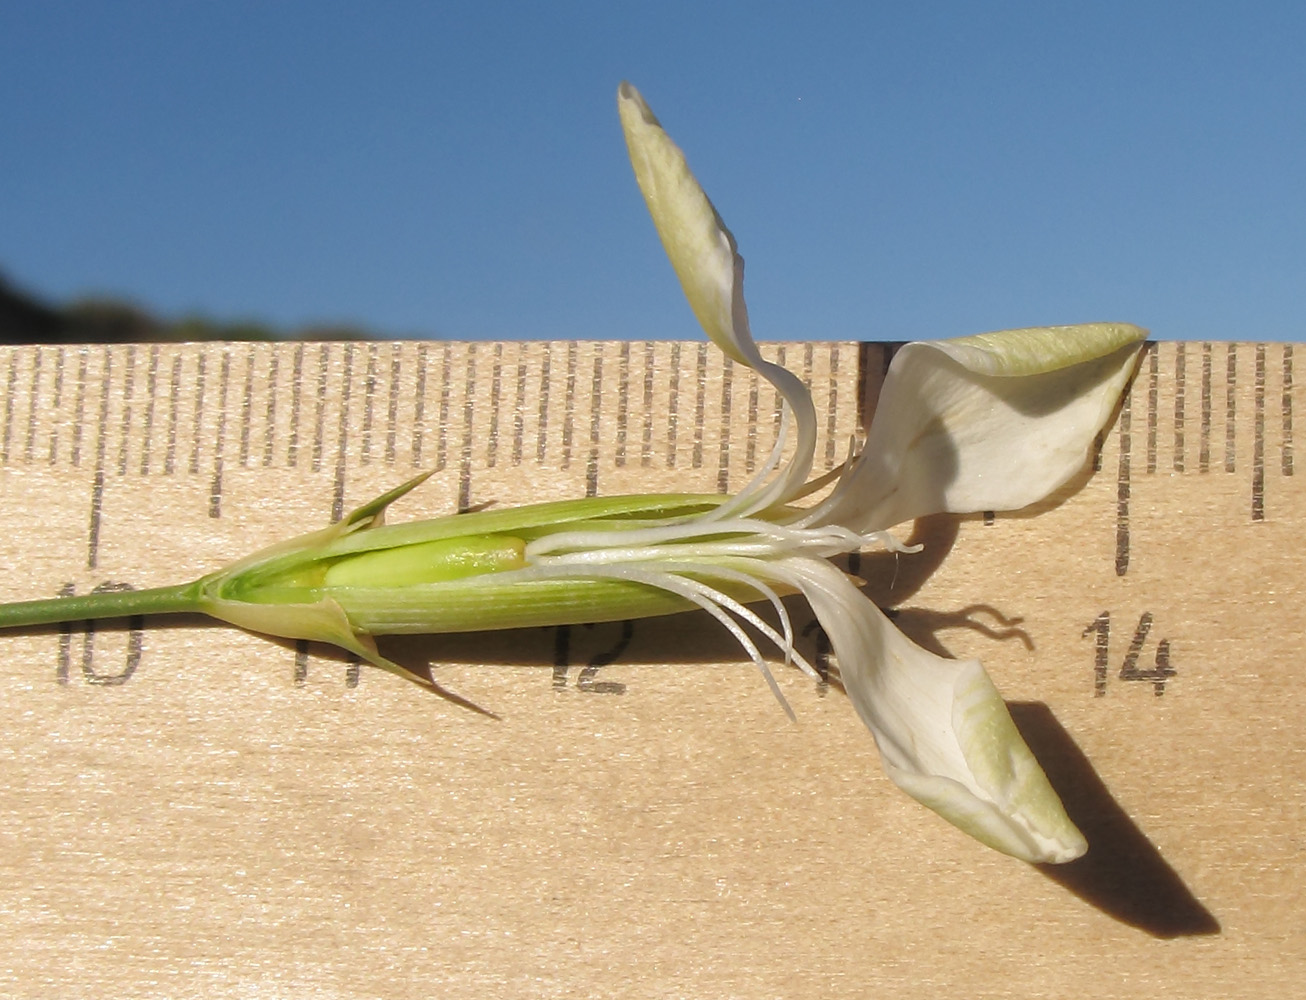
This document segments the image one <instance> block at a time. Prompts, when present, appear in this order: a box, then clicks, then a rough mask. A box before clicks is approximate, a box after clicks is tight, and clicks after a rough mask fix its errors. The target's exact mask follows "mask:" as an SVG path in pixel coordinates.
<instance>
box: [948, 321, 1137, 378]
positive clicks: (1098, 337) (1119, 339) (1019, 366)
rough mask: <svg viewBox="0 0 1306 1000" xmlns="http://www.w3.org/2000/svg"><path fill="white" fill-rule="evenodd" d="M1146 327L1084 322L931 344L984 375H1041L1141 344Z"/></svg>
mask: <svg viewBox="0 0 1306 1000" xmlns="http://www.w3.org/2000/svg"><path fill="white" fill-rule="evenodd" d="M1146 339H1147V331H1146V330H1144V329H1143V328H1142V327H1140V326H1134V325H1133V324H1132V323H1081V324H1079V325H1078V326H1040V327H1031V328H1029V329H1024V330H1002V331H999V332H997V333H979V334H975V335H974V336H970V337H958V338H956V339H955V340H941V341H932V342H930V346H931V347H934V348H937V349H938V350H940V351H942V352H943V353H944V354H947V355H948V356H949V357H951V358H952V359H953V360H954V361H956V362H958V363H959V364H962V365H964V366H965V367H966V368H968V369H969V370H970V371H973V372H975V373H976V374H980V375H1008V376H1015V375H1037V374H1039V373H1041V372H1050V371H1056V370H1058V369H1061V368H1068V367H1070V366H1071V365H1076V364H1080V363H1082V362H1085V361H1092V360H1094V359H1096V358H1101V357H1105V356H1106V355H1108V354H1114V353H1115V352H1116V351H1119V350H1121V349H1123V348H1125V347H1127V346H1129V345H1131V344H1132V345H1141V344H1142V342H1143V341H1144V340H1146Z"/></svg>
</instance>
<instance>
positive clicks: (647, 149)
mask: <svg viewBox="0 0 1306 1000" xmlns="http://www.w3.org/2000/svg"><path fill="white" fill-rule="evenodd" d="M617 111H618V113H619V114H620V116H621V127H622V131H623V132H624V133H625V136H626V148H627V150H628V151H629V153H630V164H631V166H632V167H633V168H634V171H635V179H636V180H637V181H638V182H639V188H640V191H641V192H642V193H643V195H644V201H645V203H646V204H647V205H648V210H649V214H650V215H651V216H652V217H653V224H654V226H656V227H657V231H658V236H660V237H661V239H662V246H663V249H665V250H666V253H667V257H668V258H670V260H671V265H672V267H673V268H675V271H676V276H677V277H678V278H679V279H680V286H681V288H682V289H684V292H685V298H687V299H688V300H689V305H690V307H691V308H692V309H693V310H694V315H695V316H696V317H697V318H698V321H699V323H700V324H701V325H702V327H703V330H704V332H706V333H707V335H708V337H709V338H710V339H711V340H712V342H713V343H715V344H716V345H717V347H719V348H720V349H721V350H722V351H724V352H725V353H726V354H727V355H728V356H729V357H730V358H732V359H733V360H735V361H738V362H740V363H741V364H747V363H748V362H747V361H745V359H744V357H743V355H742V354H741V352H740V349H739V346H738V334H737V333H736V324H737V323H739V322H741V321H742V311H743V310H742V296H740V297H739V301H738V302H737V301H736V297H737V293H738V285H739V284H740V283H741V282H742V280H743V279H742V269H743V260H742V259H741V258H740V257H739V255H738V253H737V252H736V250H735V240H734V237H733V236H731V235H730V231H729V230H728V229H726V227H725V225H724V224H723V223H722V222H721V218H720V216H718V215H717V212H716V209H715V208H714V207H713V206H712V202H711V201H709V200H708V197H707V195H706V194H705V193H704V192H703V189H702V187H700V186H699V183H698V181H697V180H696V179H695V178H694V175H693V173H692V172H691V171H690V169H689V164H688V163H687V162H686V160H685V155H684V153H682V152H681V151H680V147H678V146H677V145H676V144H675V143H674V142H672V141H671V138H670V137H669V136H668V135H667V134H666V132H665V131H663V129H662V125H661V123H659V121H658V119H657V116H656V115H654V114H653V112H652V111H651V110H650V109H649V106H648V104H647V103H646V102H645V101H644V98H643V97H642V96H641V95H640V93H639V91H638V90H636V89H635V88H634V87H632V86H631V85H630V84H629V83H624V82H623V83H622V84H621V86H620V87H619V88H618V89H617Z"/></svg>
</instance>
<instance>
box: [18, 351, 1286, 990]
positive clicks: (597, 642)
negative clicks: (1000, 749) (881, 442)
mask: <svg viewBox="0 0 1306 1000" xmlns="http://www.w3.org/2000/svg"><path fill="white" fill-rule="evenodd" d="M765 353H767V354H768V355H769V356H771V357H773V358H775V359H777V360H780V361H782V362H783V363H785V364H786V365H787V366H789V367H791V368H794V369H796V370H798V371H799V372H800V373H801V374H802V375H803V376H804V377H805V378H806V379H807V380H808V382H809V383H810V384H811V385H812V387H813V390H814V394H815V398H816V405H817V410H818V413H819V414H820V416H821V420H822V424H823V426H822V437H821V441H820V445H819V448H818V461H817V465H818V467H826V468H828V467H831V466H833V465H834V464H836V462H837V461H838V460H839V458H840V457H841V456H842V454H843V453H844V449H845V447H846V442H847V440H848V437H849V435H851V434H853V433H854V432H855V431H856V430H857V428H858V427H859V426H860V425H861V424H863V423H864V421H865V420H866V418H867V416H868V414H869V413H870V412H871V411H872V410H873V408H874V403H875V400H876V398H877V396H878V389H879V385H880V382H881V380H882V377H883V372H884V370H885V368H886V366H887V361H888V358H889V357H890V356H891V353H892V348H891V347H888V346H885V345H874V344H870V345H868V344H860V345H859V344H784V345H769V346H768V347H767V348H766V352H765ZM0 380H2V382H0V390H2V394H3V409H2V411H0V420H2V424H0V500H2V501H3V506H2V507H0V566H2V567H3V570H4V572H3V574H0V598H4V599H10V600H12V599H20V598H27V597H34V596H43V595H53V594H60V593H83V592H86V591H88V590H93V589H96V588H122V587H143V586H151V585H155V584H163V583H171V582H176V581H178V580H181V579H183V578H190V577H194V576H197V575H199V574H201V573H203V572H206V571H208V570H210V569H212V568H215V567H217V566H219V565H221V564H223V563H225V562H227V561H229V560H232V559H235V558H237V557H239V556H241V555H243V554H245V553H246V552H248V551H250V550H252V549H254V548H256V547H258V546H260V545H263V544H267V543H269V542H271V541H274V540H276V539H279V538H282V537H285V536H287V535H289V534H292V533H295V532H300V531H305V530H309V529H311V528H313V527H316V526H320V525H322V524H325V523H326V522H327V521H329V520H331V519H333V518H337V517H339V516H340V515H341V514H342V512H344V511H345V510H347V509H348V508H349V507H350V506H352V505H354V504H357V503H359V502H362V501H364V500H366V499H369V498H370V497H371V496H373V495H375V494H377V493H379V492H381V491H382V490H384V489H386V488H389V487H390V486H393V485H395V484H396V483H398V482H400V481H402V480H404V479H406V478H408V477H410V476H411V475H412V474H413V473H414V471H415V470H421V469H426V468H432V467H434V468H436V469H438V470H440V472H439V474H438V475H436V476H435V477H433V479H432V480H431V481H430V483H429V484H428V485H427V486H425V487H423V489H422V490H421V491H419V492H418V493H417V494H416V495H415V496H413V497H412V498H410V499H406V500H405V501H404V502H403V509H402V510H397V511H396V512H395V514H394V519H396V520H397V519H399V518H401V517H406V516H421V515H424V514H428V515H429V514H435V513H445V512H449V511H453V510H457V509H466V508H468V507H471V506H475V505H479V504H484V503H501V504H508V503H523V502H531V501H535V500H543V499H555V498H565V497H570V496H578V495H585V494H596V493H598V494H615V493H624V492H645V491H660V490H730V489H735V488H738V487H739V486H740V485H741V484H742V483H743V482H745V481H746V480H747V478H748V476H749V475H750V473H751V472H752V471H754V470H755V468H756V467H757V464H758V463H759V462H760V461H761V460H762V459H763V458H764V457H765V455H766V453H767V451H768V449H769V447H770V445H771V443H772V441H773V439H774V434H775V432H776V429H777V427H778V405H779V404H778V400H777V399H776V397H775V394H774V392H773V391H772V390H771V389H770V387H769V386H767V385H765V384H764V383H759V381H758V380H757V379H756V378H755V377H754V376H753V375H752V374H751V373H750V372H747V371H745V370H743V369H740V368H739V367H737V366H734V365H732V364H730V363H729V362H726V361H723V360H722V359H721V357H720V356H719V354H717V353H716V352H715V351H714V350H711V349H709V348H708V347H707V346H705V345H701V344H697V343H674V342H670V343H553V344H541V343H478V344H450V343H370V344H369V343H353V344H343V343H332V344H318V343H280V344H207V345H115V346H107V347H106V346H90V347H80V346H41V347H18V348H11V349H7V350H5V351H4V352H3V353H0ZM1301 393H1302V390H1301V389H1300V388H1299V386H1298V384H1297V382H1296V380H1295V379H1294V348H1293V345H1290V344H1288V345H1285V344H1225V343H1205V344H1204V343H1189V344H1177V343H1164V344H1160V345H1153V346H1151V347H1149V349H1148V351H1147V353H1146V355H1145V356H1144V358H1143V362H1142V365H1141V368H1140V371H1139V374H1138V377H1137V378H1136V380H1135V382H1134V384H1133V386H1132V389H1131V391H1130V393H1129V395H1128V396H1127V398H1126V400H1125V401H1124V405H1123V407H1122V410H1121V413H1120V415H1119V419H1118V421H1117V422H1116V424H1115V425H1114V426H1113V427H1112V429H1111V430H1110V431H1109V433H1108V434H1107V435H1105V437H1104V441H1103V445H1102V448H1101V452H1100V455H1099V457H1098V461H1097V466H1098V468H1097V471H1096V472H1095V473H1094V474H1092V475H1086V476H1085V477H1084V480H1083V481H1082V482H1081V483H1077V484H1076V490H1075V491H1069V490H1068V491H1066V493H1065V495H1063V496H1059V497H1057V498H1054V500H1053V501H1050V502H1048V503H1046V504H1043V505H1041V506H1040V508H1039V510H1038V511H1037V512H1035V513H1036V514H1037V516H1028V515H1020V516H1014V517H1013V516H998V517H992V516H987V515H975V516H973V517H965V518H932V519H928V520H925V521H922V522H918V524H917V525H916V526H915V527H914V528H913V529H910V531H911V533H912V534H913V536H914V538H915V539H916V540H919V541H923V542H924V543H925V545H926V548H925V550H924V551H923V552H922V553H921V554H920V555H917V556H910V557H897V556H891V555H884V554H872V553H868V554H866V555H864V556H863V557H862V558H861V560H860V561H859V565H858V566H857V567H856V568H857V570H858V571H859V572H860V573H861V574H862V575H863V576H864V577H866V578H867V579H868V581H869V590H870V593H871V594H872V595H873V596H874V597H875V599H876V600H877V601H878V602H879V603H880V604H881V605H882V606H884V607H887V608H890V609H892V614H893V616H894V618H895V620H896V622H897V624H898V625H899V627H901V628H902V629H903V630H904V631H905V632H907V633H908V634H909V635H911V636H912V637H913V638H914V639H916V641H918V642H921V643H922V644H924V645H927V646H930V647H931V648H934V649H936V650H941V651H946V652H948V653H951V654H953V655H964V656H979V657H980V658H982V659H983V660H984V661H985V663H986V665H987V666H988V667H989V670H990V672H991V673H992V674H993V675H994V677H995V679H996V681H997V683H998V684H999V687H1000V688H1001V689H1002V690H1003V691H1004V693H1005V694H1006V696H1007V697H1008V698H1009V699H1010V700H1011V702H1012V704H1013V714H1014V715H1015V716H1016V718H1017V721H1018V724H1020V725H1021V727H1022V729H1023V730H1024V731H1025V732H1026V735H1027V737H1028V738H1029V740H1030V742H1031V744H1032V745H1034V746H1035V748H1036V751H1037V752H1038V753H1039V755H1040V758H1041V759H1042V760H1044V762H1045V764H1046V766H1047V768H1048V770H1049V772H1050V774H1051V775H1052V777H1053V779H1054V782H1055V783H1056V784H1057V785H1058V787H1059V788H1060V789H1061V791H1062V793H1063V796H1064V797H1065V798H1066V800H1067V803H1068V807H1069V808H1070V809H1071V811H1072V814H1074V815H1075V816H1076V818H1077V820H1078V821H1079V822H1080V823H1081V826H1083V828H1084V829H1085V832H1086V833H1087V834H1088V836H1089V839H1090V842H1091V843H1092V844H1093V849H1092V851H1091V853H1090V855H1089V857H1088V858H1087V859H1085V860H1084V861H1082V862H1079V863H1076V864H1075V865H1072V866H1068V867H1066V868H1061V869H1047V870H1042V869H1035V868H1030V867H1028V866H1024V865H1021V864H1019V863H1016V862H1013V861H1011V860H1009V859H1006V858H1003V857H1001V856H998V855H996V854H993V853H992V852H990V851H987V850H986V849H984V848H982V847H980V846H978V845H977V844H974V843H972V842H970V841H969V840H967V839H966V838H965V837H963V836H962V835H961V834H959V833H957V832H956V831H954V830H952V829H951V828H950V827H948V826H946V824H944V823H942V822H941V821H939V820H938V819H937V818H936V817H934V816H933V815H932V814H930V813H928V812H926V811H925V810H923V809H921V808H920V807H919V806H917V805H915V804H914V803H913V802H911V801H910V800H908V799H907V798H906V797H905V796H903V795H902V794H901V793H899V792H897V790H896V789H894V788H893V787H892V785H891V784H890V783H889V782H888V781H887V779H885V778H884V777H883V776H882V774H881V772H880V769H879V764H878V760H877V758H876V754H875V751H874V747H873V745H872V743H871V740H870V736H869V734H867V733H866V732H865V730H864V729H863V728H862V727H861V725H860V723H859V722H858V721H857V719H856V718H855V716H854V714H853V712H852V710H851V708H850V707H849V706H848V704H847V702H846V699H845V698H844V697H843V695H842V693H840V692H839V690H838V688H837V683H835V682H834V681H830V682H822V683H813V682H810V681H808V680H807V679H806V678H804V677H802V676H801V675H799V674H797V673H796V672H789V673H786V674H784V675H783V676H782V678H781V683H782V686H783V687H784V688H785V689H786V694H787V696H788V698H789V700H790V702H791V703H792V704H793V706H794V708H795V710H796V712H797V714H798V718H799V721H798V724H797V725H792V724H790V723H789V722H788V721H787V720H786V719H785V716H784V714H783V713H782V712H781V711H780V710H779V708H778V707H777V706H776V705H775V704H774V702H773V701H772V700H771V697H770V695H769V693H768V692H767V690H766V687H765V685H764V684H763V683H761V681H760V680H759V679H758V678H757V677H756V676H755V674H754V672H753V669H752V668H751V666H749V665H747V664H746V663H744V662H743V657H742V655H741V654H740V653H739V652H738V650H737V649H735V648H732V644H731V641H730V640H729V639H728V637H726V636H723V635H722V634H721V633H720V631H719V630H718V629H717V628H715V627H714V626H713V624H712V623H711V622H704V621H701V620H700V619H699V618H698V617H696V616H692V615H691V616H680V617H677V618H672V619H662V620H652V621H643V622H635V623H614V624H606V625H600V626H595V627H593V628H585V627H569V628H558V629H538V630H531V631H526V632H514V633H502V634H497V635H479V636H446V637H433V638H429V639H426V638H423V639H414V640H405V641H403V642H396V643H395V644H394V646H393V648H392V652H394V653H395V655H398V656H402V657H407V658H410V659H414V660H420V661H425V662H427V663H430V664H432V665H433V669H434V674H435V676H436V678H437V680H439V681H440V682H441V683H442V684H444V685H446V686H448V687H449V688H451V689H453V690H455V691H457V692H458V693H459V694H460V695H462V696H463V697H466V698H468V699H470V700H472V701H474V702H475V703H477V704H479V705H482V706H483V707H485V708H488V709H490V710H492V711H494V712H496V713H497V714H498V715H499V717H500V718H499V719H498V720H497V721H496V720H493V719H488V718H483V717H480V716H476V715H474V714H472V713H470V712H467V711H466V710H465V709H460V708H457V707H456V706H453V705H451V704H448V703H446V702H443V701H439V700H437V699H434V698H432V697H430V696H427V695H424V694H423V693H422V692H421V691H419V690H417V689H416V688H414V687H412V686H409V685H405V684H403V683H402V682H400V681H398V680H397V679H395V678H392V677H390V676H388V675H383V674H381V673H379V672H376V671H372V670H370V669H367V668H362V669H360V667H359V665H358V664H357V663H354V662H351V661H349V660H348V659H346V658H342V657H339V656H337V655H336V654H334V653H333V652H331V651H330V650H327V649H322V648H318V647H310V646H308V645H305V644H298V645H296V644H278V643H275V642H271V641H268V640H265V639H262V638H258V637H254V636H249V635H245V634H243V633H240V632H237V631H235V630H231V629H227V628H224V627H221V626H211V625H207V624H205V623H202V622H199V621H192V620H184V619H183V620H178V621H166V620H163V619H160V620H157V621H154V620H152V621H150V622H148V623H144V622H140V621H137V620H132V621H129V622H124V623H117V624H102V625H100V626H99V627H98V628H97V629H95V630H93V631H89V630H86V629H84V628H72V627H66V628H62V629H59V628H53V629H33V630H30V631H28V632H25V633H19V634H6V635H4V636H0V649H3V652H4V657H3V659H2V660H0V716H2V717H3V718H4V720H5V734H4V736H3V737H0V930H3V933H4V940H5V941H6V942H7V948H6V954H5V955H4V957H3V958H0V993H8V994H13V995H37V994H39V995H43V996H82V995H88V994H91V993H93V992H95V991H99V992H103V993H106V994H112V995H133V996H155V995H157V996H169V997H175V996H190V995H194V996H200V995H203V996H228V995H231V996H235V995H240V996H248V995H276V996H281V995H285V996H329V997H337V996H338V997H363V996H376V995H385V996H423V997H425V996H430V995H433V994H435V993H437V992H438V993H439V995H442V996H443V995H452V996H476V997H482V996H486V995H514V996H543V995H559V994H564V993H565V994H568V995H633V996H677V995H684V996H690V995H692V996H696V997H702V996H754V995H758V996H761V995H768V996H769V995H814V994H815V993H816V992H817V991H820V993H821V994H823V995H826V996H830V995H833V996H865V995H875V996H923V995H929V996H967V997H973V996H1006V995H1010V996H1030V995H1043V996H1076V997H1097V996H1102V997H1111V996H1133V995H1138V994H1139V993H1140V991H1144V990H1145V991H1147V992H1150V993H1154V994H1158V995H1175V996H1198V995H1203V996H1213V995H1238V996H1285V995H1291V991H1292V990H1293V989H1295V988H1296V983H1297V982H1298V981H1299V979H1300V977H1301V975H1302V974H1303V972H1306V903H1303V902H1302V900H1301V898H1300V897H1301V896H1302V894H1303V890H1302V888H1301V887H1302V885H1303V881H1304V880H1303V876H1304V875H1306V834H1303V833H1302V831H1303V829H1306V806H1304V804H1303V794H1302V786H1303V778H1304V777H1306V736H1303V730H1302V725H1301V722H1300V720H1301V719H1302V718H1303V717H1304V715H1306V711H1304V710H1306V684H1304V683H1303V679H1302V670H1301V668H1300V666H1299V656H1298V655H1297V646H1298V645H1299V636H1300V634H1301V632H1302V624H1303V612H1302V600H1301V597H1302V590H1303V587H1304V585H1306V571H1304V570H1303V569H1302V568H1301V560H1300V558H1299V556H1298V552H1297V545H1296V544H1295V543H1296V541H1297V538H1296V532H1297V530H1298V529H1299V527H1300V526H1302V525H1306V490H1303V489H1302V488H1301V487H1300V486H1299V483H1301V477H1300V476H1295V475H1294V438H1293V415H1294V412H1299V411H1300V410H1301V407H1302V399H1301ZM799 608H800V606H799V605H795V606H794V611H795V613H796V615H797V617H796V625H797V626H798V627H799V629H800V631H801V632H802V634H803V643H804V644H805V646H806V651H807V652H808V654H809V656H810V657H811V658H812V659H813V660H814V661H815V662H817V663H819V664H820V665H821V666H822V669H825V668H826V667H828V665H829V659H830V654H829V650H828V646H827V644H826V643H825V642H824V640H823V637H822V635H821V633H820V631H819V629H817V628H816V627H815V626H814V624H813V623H812V621H811V618H810V615H807V613H806V611H805V609H803V610H801V611H800V610H799Z"/></svg>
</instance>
